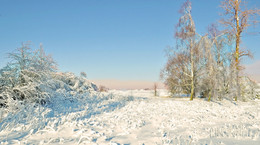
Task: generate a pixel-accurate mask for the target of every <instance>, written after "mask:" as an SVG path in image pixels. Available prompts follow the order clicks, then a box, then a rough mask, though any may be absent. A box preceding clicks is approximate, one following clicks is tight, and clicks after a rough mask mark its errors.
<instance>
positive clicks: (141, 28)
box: [0, 0, 260, 81]
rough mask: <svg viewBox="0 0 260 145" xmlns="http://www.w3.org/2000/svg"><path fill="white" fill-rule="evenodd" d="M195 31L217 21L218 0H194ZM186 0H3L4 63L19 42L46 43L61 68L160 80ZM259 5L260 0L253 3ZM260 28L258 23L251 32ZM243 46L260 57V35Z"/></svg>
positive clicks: (0, 49)
mask: <svg viewBox="0 0 260 145" xmlns="http://www.w3.org/2000/svg"><path fill="white" fill-rule="evenodd" d="M192 2H193V10H192V14H193V18H194V21H195V24H196V27H197V31H198V32H199V33H201V34H203V33H206V30H207V27H208V25H209V24H211V23H214V22H217V20H219V18H220V17H219V13H220V12H221V9H220V8H219V5H220V0H196V1H195V0H193V1H192ZM182 3H183V0H149V1H148V0H59V1H58V0H22V1H21V0H0V15H1V16H0V67H3V66H4V65H5V64H6V62H7V61H8V60H7V58H6V56H7V55H6V53H7V52H11V51H13V50H14V49H15V48H17V47H19V46H20V44H21V42H24V41H32V44H33V45H32V47H33V48H37V47H38V46H39V44H40V43H43V46H44V48H45V51H46V52H47V53H51V54H52V55H53V58H54V59H55V60H56V61H57V62H58V64H59V68H60V70H61V71H71V72H74V73H76V74H79V72H81V71H85V72H86V73H87V75H88V78H89V79H92V80H96V79H98V80H102V79H117V80H142V81H158V80H159V73H160V70H161V69H162V68H163V66H164V64H165V62H166V58H165V51H164V50H165V48H166V47H167V46H174V44H175V40H174V38H173V34H174V27H175V25H176V23H177V22H178V19H179V17H180V14H179V13H178V10H179V9H180V6H181V4H182ZM252 6H253V7H258V8H260V1H259V0H251V1H249V7H252ZM252 31H256V32H260V27H259V26H257V27H255V28H251V29H249V30H248V32H252ZM242 39H243V44H242V45H243V46H246V47H247V48H249V49H250V50H251V51H252V52H253V53H254V55H255V59H254V60H249V61H246V62H245V63H254V62H256V61H258V60H260V49H259V46H260V42H259V40H260V36H259V35H257V36H256V35H247V37H245V38H242Z"/></svg>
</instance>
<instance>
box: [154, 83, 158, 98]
mask: <svg viewBox="0 0 260 145" xmlns="http://www.w3.org/2000/svg"><path fill="white" fill-rule="evenodd" d="M157 89H158V85H157V83H154V85H153V90H154V96H157V95H158V93H157Z"/></svg>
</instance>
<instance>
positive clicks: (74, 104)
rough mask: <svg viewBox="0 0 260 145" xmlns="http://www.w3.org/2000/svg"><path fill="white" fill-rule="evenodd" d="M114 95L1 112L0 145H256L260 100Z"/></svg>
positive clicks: (150, 93) (259, 138) (146, 93)
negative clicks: (212, 100)
mask: <svg viewBox="0 0 260 145" xmlns="http://www.w3.org/2000/svg"><path fill="white" fill-rule="evenodd" d="M159 95H160V96H162V97H155V96H153V91H149V90H129V91H117V90H112V91H109V92H107V93H101V94H98V93H96V94H89V95H88V96H87V97H86V98H71V99H68V100H62V99H59V98H58V97H57V98H55V99H53V100H52V101H51V102H52V103H51V104H49V105H46V106H39V105H36V106H35V105H34V106H33V105H28V106H24V108H22V109H20V111H18V112H15V113H9V114H6V112H5V111H4V110H3V109H2V110H1V111H0V116H2V117H1V119H0V144H101V145H102V144H113V145H117V144H133V145H138V144H147V145H153V144H159V145H160V144H248V145H249V144H250V145H251V144H255V145H259V144H260V101H259V100H257V101H249V102H231V101H229V100H223V101H221V102H207V101H205V100H203V99H195V100H194V101H188V98H175V99H172V98H166V96H167V95H168V93H167V92H166V91H165V90H159Z"/></svg>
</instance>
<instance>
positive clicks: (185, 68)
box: [162, 0, 204, 100]
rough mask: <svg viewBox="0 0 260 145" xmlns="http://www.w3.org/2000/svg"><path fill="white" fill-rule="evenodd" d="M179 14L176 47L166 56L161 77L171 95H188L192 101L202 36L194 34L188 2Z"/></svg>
mask: <svg viewBox="0 0 260 145" xmlns="http://www.w3.org/2000/svg"><path fill="white" fill-rule="evenodd" d="M180 13H181V14H182V16H181V17H180V19H179V22H178V24H177V26H176V33H175V38H176V40H177V46H176V49H174V52H173V53H171V54H169V55H168V62H167V64H166V66H165V68H164V70H163V72H162V76H164V77H165V78H164V79H165V83H166V85H167V86H168V87H169V89H170V90H171V92H172V93H173V94H177V93H185V94H190V100H193V98H194V96H195V93H196V92H198V91H197V90H196V89H197V84H198V83H197V82H198V78H199V76H200V74H199V73H200V72H201V71H200V70H201V68H202V67H203V65H201V63H200V62H201V60H202V57H203V55H202V54H203V53H202V47H201V46H202V42H203V39H204V36H203V37H201V36H200V35H198V34H197V33H196V30H195V24H194V21H193V19H192V16H191V2H190V1H189V0H187V1H186V2H185V3H184V4H183V6H182V8H181V10H180Z"/></svg>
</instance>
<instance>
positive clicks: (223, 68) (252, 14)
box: [161, 0, 260, 101]
mask: <svg viewBox="0 0 260 145" xmlns="http://www.w3.org/2000/svg"><path fill="white" fill-rule="evenodd" d="M220 6H221V7H222V9H223V13H222V19H221V20H220V21H219V23H218V24H212V25H210V26H209V28H208V33H207V34H205V35H200V34H199V33H198V32H197V31H196V27H195V22H194V21H193V18H192V14H191V10H192V5H191V2H190V1H189V0H187V1H185V2H184V4H183V5H182V7H181V9H180V13H181V17H180V18H179V21H178V23H177V25H176V32H175V39H176V42H177V43H176V46H175V47H174V48H172V49H170V50H169V51H168V52H167V56H168V60H167V63H166V65H165V67H164V68H163V70H162V72H161V77H162V78H163V80H164V81H165V84H166V86H167V87H168V89H169V90H170V91H171V93H172V94H173V96H178V95H180V94H187V95H189V96H190V100H193V99H194V97H195V96H200V97H206V98H208V100H209V101H210V100H211V99H212V98H215V99H219V100H222V99H223V98H224V97H227V98H231V99H234V100H235V101H237V100H238V99H240V100H246V99H248V98H256V97H259V94H258V92H257V91H256V90H257V84H256V82H254V81H253V80H251V79H250V78H249V77H247V76H245V75H243V72H242V70H243V67H242V65H241V60H242V58H243V57H244V56H249V57H251V56H252V55H251V53H250V51H248V50H245V49H241V48H240V44H241V36H242V33H243V32H245V31H246V29H247V28H248V27H249V26H251V25H255V24H256V23H257V21H256V16H259V15H260V10H259V9H257V8H256V9H248V8H247V6H246V1H243V0H223V1H222V2H221V5H220ZM218 25H221V26H222V27H224V28H225V29H224V30H219V29H218V27H217V26H218Z"/></svg>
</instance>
